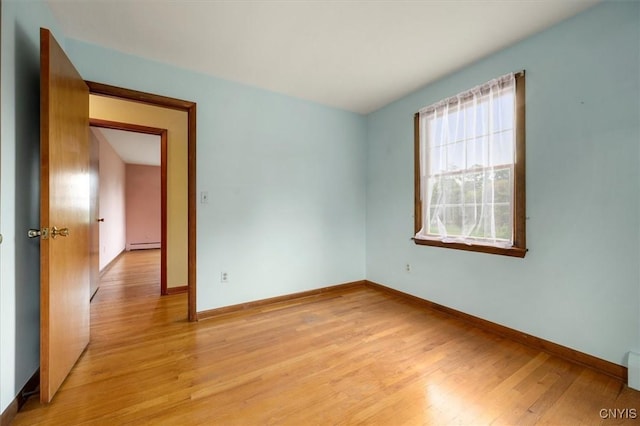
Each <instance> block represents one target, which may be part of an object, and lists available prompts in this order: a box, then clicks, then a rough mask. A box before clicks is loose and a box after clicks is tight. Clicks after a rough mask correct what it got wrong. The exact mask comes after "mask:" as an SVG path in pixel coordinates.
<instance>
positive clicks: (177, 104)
mask: <svg viewBox="0 0 640 426" xmlns="http://www.w3.org/2000/svg"><path fill="white" fill-rule="evenodd" d="M85 82H86V84H87V86H89V93H90V94H92V95H99V96H107V97H111V98H116V99H122V100H127V101H133V102H140V103H143V104H147V105H152V106H157V107H161V108H169V109H175V110H178V111H184V112H186V113H187V152H188V154H187V288H188V297H187V298H188V319H189V321H197V320H198V316H197V312H196V103H195V102H191V101H184V100H181V99H175V98H169V97H166V96H160V95H154V94H150V93H145V92H140V91H137V90H131V89H125V88H122V87H116V86H110V85H107V84H102V83H96V82H93V81H85ZM163 228H166V226H165V227H163ZM163 246H166V245H165V244H163ZM165 282H166V281H165Z"/></svg>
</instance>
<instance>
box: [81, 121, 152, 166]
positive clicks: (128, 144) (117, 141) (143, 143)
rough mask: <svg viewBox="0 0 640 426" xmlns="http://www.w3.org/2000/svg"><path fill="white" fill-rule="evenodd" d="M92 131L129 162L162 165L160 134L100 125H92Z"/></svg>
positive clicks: (123, 159) (124, 160)
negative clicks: (148, 133)
mask: <svg viewBox="0 0 640 426" xmlns="http://www.w3.org/2000/svg"><path fill="white" fill-rule="evenodd" d="M91 131H92V132H93V133H94V134H95V135H96V137H97V138H98V140H100V141H101V142H102V141H106V142H108V143H109V144H110V145H111V146H112V147H113V149H114V150H115V151H116V153H117V154H118V156H119V157H120V158H121V159H122V161H123V162H125V163H127V164H143V165H147V166H159V165H160V136H157V135H147V134H144V133H135V132H127V131H124V130H114V129H104V128H98V127H91Z"/></svg>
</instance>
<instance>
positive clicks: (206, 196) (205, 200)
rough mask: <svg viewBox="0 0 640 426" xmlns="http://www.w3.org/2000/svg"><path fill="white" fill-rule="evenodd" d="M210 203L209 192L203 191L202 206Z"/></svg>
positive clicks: (201, 194)
mask: <svg viewBox="0 0 640 426" xmlns="http://www.w3.org/2000/svg"><path fill="white" fill-rule="evenodd" d="M208 203H209V192H208V191H201V192H200V204H208Z"/></svg>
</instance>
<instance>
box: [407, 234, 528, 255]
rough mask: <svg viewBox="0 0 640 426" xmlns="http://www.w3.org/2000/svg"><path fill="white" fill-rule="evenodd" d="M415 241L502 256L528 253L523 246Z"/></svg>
mask: <svg viewBox="0 0 640 426" xmlns="http://www.w3.org/2000/svg"><path fill="white" fill-rule="evenodd" d="M412 239H413V242H414V243H416V244H417V245H421V246H432V247H444V248H450V249H455V250H465V251H476V252H480V253H487V254H498V255H502V256H511V257H520V258H523V257H524V256H525V255H526V254H527V249H526V248H522V247H509V248H505V247H495V246H484V245H481V244H471V245H469V244H463V243H445V242H442V241H439V240H422V239H418V238H412Z"/></svg>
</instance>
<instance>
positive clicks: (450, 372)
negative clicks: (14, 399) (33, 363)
mask: <svg viewBox="0 0 640 426" xmlns="http://www.w3.org/2000/svg"><path fill="white" fill-rule="evenodd" d="M158 262H159V251H155V250H149V251H139V252H131V253H127V254H126V255H124V256H122V257H121V259H120V260H119V261H118V262H117V263H116V264H115V265H114V266H113V267H112V268H111V269H110V270H109V272H108V273H107V274H106V276H104V277H103V279H102V282H101V287H100V290H99V292H98V294H97V295H96V297H95V298H94V301H93V303H92V317H91V318H92V325H91V343H90V345H89V347H88V349H87V351H86V352H85V353H84V354H83V356H82V358H81V359H80V361H79V362H78V364H77V365H76V367H75V368H74V370H73V371H72V373H71V375H70V376H69V377H68V378H67V380H66V381H65V382H64V384H63V385H62V387H61V388H60V391H59V393H58V394H57V395H56V398H55V399H54V401H53V403H52V404H50V405H48V406H43V405H40V404H39V403H38V401H37V400H35V399H32V400H29V401H28V402H27V404H26V406H25V407H24V408H23V410H22V411H21V412H20V413H19V414H18V416H17V417H16V420H15V424H16V425H31V424H52V425H66V424H100V425H104V424H109V425H112V424H132V425H133V424H135V425H138V424H154V425H156V424H160V425H162V424H166V425H191V424H194V425H196V424H206V425H269V424H282V425H325V424H327V425H329V424H331V425H333V424H372V425H404V424H406V425H421V424H433V425H443V424H444V425H446V424H473V425H482V424H495V425H502V424H506V425H516V424H517V425H533V424H553V425H557V424H567V425H573V424H606V425H609V424H612V425H613V424H616V425H617V424H634V423H636V422H637V421H638V416H640V392H636V391H633V390H631V389H628V388H627V387H625V386H624V385H622V384H621V383H619V382H617V381H616V380H614V379H611V378H609V377H608V376H605V375H602V374H599V373H596V372H594V371H592V370H589V369H586V368H584V367H581V366H578V365H575V364H572V363H569V362H567V361H564V360H562V359H559V358H556V357H553V356H551V355H548V354H545V353H541V352H538V351H536V350H533V349H531V348H528V347H525V346H522V345H520V344H518V343H515V342H512V341H509V340H505V339H504V338H502V337H500V336H496V335H493V334H491V333H488V332H485V331H482V330H479V329H476V328H473V327H472V326H470V325H468V324H465V323H463V322H460V321H459V320H456V319H453V318H451V317H448V316H446V315H444V314H441V313H438V312H431V311H426V310H423V309H422V308H419V307H416V306H415V305H412V304H410V303H407V302H406V301H404V300H402V299H400V298H397V297H396V296H394V295H391V294H388V293H382V292H378V291H376V290H373V289H369V288H364V287H363V288H354V289H350V290H345V291H340V292H332V293H325V294H320V295H315V296H311V297H306V298H304V299H302V300H294V301H286V302H279V303H275V304H273V305H268V306H262V307H259V308H256V309H252V310H248V311H246V312H241V313H231V314H228V315H225V316H221V317H218V318H215V319H209V320H205V321H201V322H199V323H188V322H187V321H186V318H187V300H186V295H185V294H178V295H171V296H162V297H160V296H159V293H160V287H159V286H160V284H159V282H160V271H159V266H158ZM602 409H605V410H609V409H618V410H625V409H626V410H627V415H626V418H615V419H612V418H607V419H603V418H602V414H601V410H602ZM631 410H635V411H631ZM618 412H620V411H618ZM633 412H635V413H636V418H630V417H631V413H633ZM609 417H610V416H609ZM621 417H624V416H621Z"/></svg>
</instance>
